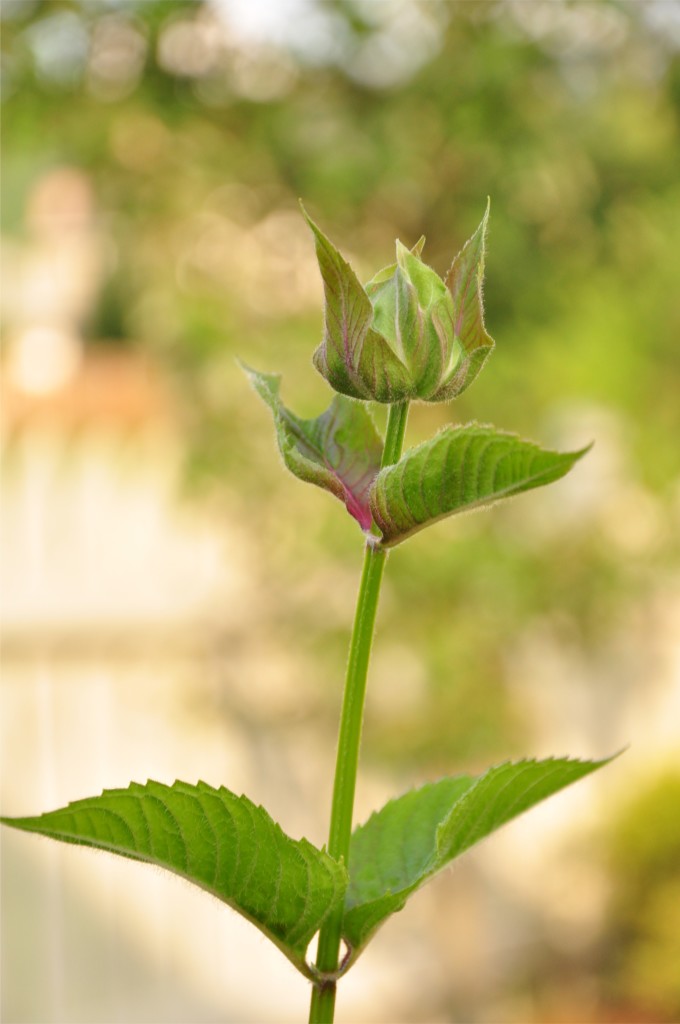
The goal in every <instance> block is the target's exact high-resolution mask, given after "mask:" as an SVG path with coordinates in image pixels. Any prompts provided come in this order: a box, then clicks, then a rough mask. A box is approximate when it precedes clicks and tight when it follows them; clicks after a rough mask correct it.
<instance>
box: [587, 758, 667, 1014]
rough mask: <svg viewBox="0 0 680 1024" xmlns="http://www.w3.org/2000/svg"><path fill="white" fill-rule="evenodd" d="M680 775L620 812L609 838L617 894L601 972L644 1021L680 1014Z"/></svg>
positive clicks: (659, 782)
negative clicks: (638, 1011) (644, 1018)
mask: <svg viewBox="0 0 680 1024" xmlns="http://www.w3.org/2000/svg"><path fill="white" fill-rule="evenodd" d="M678 807H680V775H678V774H667V775H663V776H660V777H657V778H655V779H653V780H651V781H650V782H648V784H647V786H646V787H645V788H644V789H643V790H642V791H641V792H638V793H636V795H635V796H634V797H633V798H632V799H631V800H629V801H627V802H626V803H625V804H624V806H623V807H621V808H619V809H618V812H617V814H616V816H615V819H614V822H613V824H612V826H611V827H610V829H609V832H608V835H607V847H608V861H609V863H608V867H609V871H610V876H611V885H612V894H611V898H610V904H611V905H610V911H609V914H608V917H607V932H608V934H607V936H606V940H607V943H606V950H607V953H606V958H605V964H604V969H603V973H604V975H605V977H606V979H607V982H608V984H609V988H610V991H611V993H612V995H613V997H614V998H616V997H618V998H622V997H623V999H625V1000H626V1001H628V1002H629V1003H630V1004H631V1005H633V1006H639V1007H640V1008H641V1009H642V1010H643V1012H644V1013H645V1014H646V1018H648V1019H653V1020H667V1021H675V1020H677V1019H678V1016H680V973H679V972H678V970H677V966H678V963H680V815H678Z"/></svg>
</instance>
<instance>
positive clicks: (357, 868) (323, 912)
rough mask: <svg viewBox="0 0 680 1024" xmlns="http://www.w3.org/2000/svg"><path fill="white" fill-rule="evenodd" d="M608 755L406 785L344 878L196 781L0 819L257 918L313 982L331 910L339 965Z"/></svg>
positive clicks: (268, 823)
mask: <svg viewBox="0 0 680 1024" xmlns="http://www.w3.org/2000/svg"><path fill="white" fill-rule="evenodd" d="M605 763H606V762H604V761H577V760H569V759H567V758H561V759H548V760H546V761H519V762H517V763H514V764H511V763H507V764H502V765H498V766H497V767H495V768H491V769H490V770H489V771H488V772H486V773H485V774H484V775H481V776H478V777H476V778H475V777H473V776H469V775H461V776H455V777H452V778H448V779H442V780H440V781H439V782H434V783H430V784H428V785H426V786H423V787H422V788H421V789H416V790H412V791H411V792H409V793H406V794H404V796H401V797H398V798H397V799H396V800H392V801H390V802H389V803H388V804H386V805H385V806H384V807H383V808H382V810H380V811H377V812H376V813H375V814H373V815H372V816H371V817H370V818H369V819H368V821H367V822H366V823H365V824H364V825H361V826H359V828H357V829H355V831H354V833H353V836H352V842H351V846H350V856H349V875H348V871H347V870H346V868H345V865H344V864H343V863H341V862H339V861H337V860H334V859H333V858H332V857H330V856H329V855H328V854H327V853H326V852H325V850H320V849H318V848H317V847H316V846H313V845H312V844H311V843H309V842H307V840H306V839H300V840H295V839H291V838H290V836H287V835H286V834H285V832H283V830H282V829H281V828H280V827H279V825H277V824H276V822H274V821H273V820H272V818H271V817H270V816H269V814H267V812H266V811H265V810H264V808H263V807H258V806H256V805H255V804H253V803H252V802H251V801H250V800H249V799H248V798H247V797H245V796H240V797H239V796H236V795H235V794H234V793H232V792H230V791H229V790H228V789H225V788H224V787H223V786H222V787H220V789H213V788H212V787H211V786H208V785H206V783H204V782H199V783H198V784H197V785H189V784H188V783H186V782H175V783H174V785H172V786H165V785H162V784H161V783H159V782H147V783H146V785H137V784H135V783H133V784H132V785H131V786H129V787H128V788H127V789H115V790H108V791H105V792H104V793H102V794H101V796H97V797H91V798H88V799H86V800H77V801H75V802H74V803H71V804H69V805H68V807H64V808H62V809H61V810H58V811H50V812H48V813H47V814H42V815H40V816H39V817H34V818H3V819H2V820H3V821H4V822H5V823H6V824H8V825H12V826H13V827H14V828H18V829H22V830H23V831H26V832H38V833H41V834H42V835H45V836H50V837H51V838H53V839H60V840H62V841H63V842H67V843H78V844H80V845H82V846H92V847H96V848H98V849H101V850H109V851H111V852H113V853H117V854H119V855H122V856H124V857H130V858H132V859H133V860H139V861H146V862H149V863H152V864H157V865H159V866H160V867H164V868H168V869H169V870H170V871H173V872H175V873H176V874H179V875H182V876H183V877H184V878H187V879H188V880H189V881H191V882H194V883H195V884H196V885H198V886H200V887H201V888H202V889H206V890H207V891H208V892H210V893H212V894H213V895H214V896H217V897H218V898H219V899H221V900H223V901H224V902H225V903H227V904H229V906H231V907H233V908H234V910H237V911H238V912H239V913H240V914H242V915H243V916H244V917H246V918H247V919H248V920H249V921H251V922H252V923H253V924H255V925H256V926H257V927H258V928H259V929H260V930H261V931H262V932H263V933H264V934H265V935H266V936H267V937H268V938H269V939H271V940H272V942H274V943H275V944H276V945H277V946H278V947H279V949H280V950H281V951H282V952H283V953H284V954H285V955H286V956H287V957H288V959H289V960H290V961H291V962H292V963H293V964H294V965H295V966H296V967H297V968H298V970H299V971H301V972H302V973H303V974H304V975H305V977H307V978H309V979H310V980H312V981H313V980H314V979H315V977H316V975H315V972H314V968H312V967H311V966H310V965H309V964H308V962H307V959H306V953H307V947H308V945H309V943H310V941H311V939H312V938H313V937H314V935H315V934H316V932H317V931H318V930H319V928H320V927H321V925H322V924H323V922H324V921H325V920H326V918H327V917H328V915H329V914H330V913H331V911H333V910H334V909H336V908H337V907H338V906H343V907H344V917H343V937H344V939H345V942H346V944H347V946H348V949H349V954H348V957H347V959H346V962H345V964H344V965H343V969H344V970H347V969H348V968H349V967H350V966H351V964H353V963H354V961H355V960H356V958H357V957H358V955H359V953H361V952H362V950H363V949H364V948H365V946H366V944H367V943H368V941H369V940H370V939H371V938H372V936H373V935H374V934H375V931H376V930H377V928H379V927H380V925H381V924H383V922H384V921H385V920H386V919H387V918H388V917H389V916H390V915H391V914H393V913H395V912H396V911H398V910H401V908H402V907H403V906H404V904H405V903H406V901H407V899H408V898H409V896H411V894H412V893H414V892H415V891H416V890H417V889H419V888H420V887H421V886H422V885H424V884H425V882H427V881H428V880H429V879H430V878H431V877H432V876H433V875H434V874H436V873H437V872H438V871H441V869H442V868H444V867H446V866H447V865H448V864H450V863H451V862H452V861H453V860H454V859H455V858H456V857H458V856H459V855H460V854H461V853H463V852H464V851H465V850H467V849H468V848H469V847H471V846H473V845H474V844H475V843H477V842H479V841H480V840H481V839H483V838H484V837H485V836H487V835H489V834H490V833H491V832H494V831H495V830H496V829H497V828H499V827H500V826H501V825H503V824H505V823H506V822H507V821H510V820H511V819H512V818H515V817H517V815H518V814H521V813H522V812H523V811H525V810H527V809H528V808H529V807H532V806H533V805H534V804H537V803H538V802H539V801H540V800H543V799H544V798H545V797H547V796H550V795H551V794H552V793H556V792H558V791H559V790H560V789H563V788H564V787H565V786H567V785H569V784H570V783H571V782H574V781H576V780H577V779H580V778H582V777H583V776H585V775H589V774H590V773H591V772H593V771H595V770H596V769H597V768H599V767H600V766H601V765H602V764H605Z"/></svg>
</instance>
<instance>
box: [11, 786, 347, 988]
mask: <svg viewBox="0 0 680 1024" xmlns="http://www.w3.org/2000/svg"><path fill="white" fill-rule="evenodd" d="M1 820H2V821H3V822H4V823H5V824H7V825H11V826H12V827H13V828H18V829H23V830H24V831H26V832H39V833H41V834H42V835H45V836H50V837H51V838H53V839H60V840H62V841H63V842H67V843H78V844H80V845H83V846H94V847H96V848H98V849H101V850H110V851H111V852H112V853H118V854H121V855H122V856H124V857H131V858H132V859H133V860H140V861H147V862H149V863H152V864H157V865H159V866H161V867H165V868H168V869H169V870H170V871H174V872H175V873H176V874H178V875H182V876H183V877H184V878H187V879H188V880H189V881H190V882H194V883H195V884H196V885H198V886H200V887H201V888H203V889H206V890H207V891H208V892H210V893H212V894H213V895H214V896H217V897H218V899H221V900H224V902H225V903H228V904H229V906H230V907H233V908H234V910H237V911H238V912H239V913H240V914H243V916H244V917H246V918H247V919H248V920H249V921H252V923H253V924H255V925H257V927H258V928H259V929H260V930H261V931H262V932H264V934H265V935H266V936H267V937H268V938H270V939H271V940H272V941H273V942H275V943H276V945H277V946H278V947H279V949H281V951H282V952H283V953H284V954H285V955H286V956H287V957H288V959H289V960H291V961H292V963H293V964H295V966H296V967H297V968H298V970H300V971H302V973H303V974H305V975H306V976H307V977H311V973H310V969H309V968H308V966H307V964H306V962H305V951H306V949H307V946H308V944H309V942H310V940H311V938H312V936H313V935H315V934H316V932H317V931H318V929H319V927H320V925H321V923H322V921H323V920H324V919H325V918H326V916H327V914H328V913H329V912H330V911H331V910H332V909H333V908H334V907H336V906H337V905H338V902H341V901H342V898H343V896H344V893H345V889H346V886H347V875H346V872H345V869H344V867H343V866H342V865H341V864H339V863H338V862H337V861H335V860H333V859H332V858H331V857H329V856H328V854H327V853H325V852H324V851H321V850H318V849H317V848H316V847H315V846H312V845H311V843H309V842H307V840H306V839H301V840H295V839H291V838H290V837H289V836H287V835H286V834H285V833H284V832H283V831H282V830H281V828H280V827H279V826H278V825H277V824H276V823H275V822H274V821H273V820H272V819H271V818H270V816H269V815H268V814H267V812H266V811H265V810H264V809H263V808H262V807H256V806H255V804H253V803H252V802H251V801H250V800H248V799H247V797H245V796H240V797H239V796H236V795H235V794H234V793H231V792H230V791H229V790H228V789H225V788H224V787H221V788H220V789H219V790H218V789H213V788H212V787H211V786H208V785H206V783H204V782H199V783H198V785H196V786H192V785H189V784H187V783H185V782H175V783H174V785H172V786H165V785H162V784H161V783H159V782H147V783H146V785H138V784H136V783H132V785H131V786H130V787H129V788H128V789H112V790H106V791H104V792H103V793H102V794H101V796H98V797H91V798H89V799H86V800H77V801H75V802H74V803H71V804H69V805H68V807H64V808H62V809H60V810H58V811H50V812H48V813H47V814H42V815H40V816H39V817H35V818H2V819H1Z"/></svg>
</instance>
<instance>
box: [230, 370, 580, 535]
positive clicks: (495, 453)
mask: <svg viewBox="0 0 680 1024" xmlns="http://www.w3.org/2000/svg"><path fill="white" fill-rule="evenodd" d="M244 369H245V371H246V373H247V374H248V376H249V378H250V380H251V382H252V384H253V386H254V388H255V390H256V391H257V393H258V394H259V395H261V397H262V398H263V399H264V401H265V402H266V403H267V405H268V406H269V407H270V409H271V410H272V412H273V414H274V422H275V424H276V436H277V440H278V444H279V449H280V451H281V454H282V456H283V460H284V462H285V464H286V466H287V467H288V469H289V470H290V471H291V473H293V474H294V475H295V476H297V477H299V478H300V479H301V480H305V481H307V482H308V483H312V484H316V485H317V486H318V487H323V488H324V489H325V490H327V491H330V493H331V494H334V495H335V496H336V497H337V498H340V500H341V501H344V503H345V506H346V508H347V511H348V512H349V513H350V515H352V516H354V518H355V519H356V520H357V522H358V523H359V525H360V526H361V528H362V530H365V531H367V532H368V531H370V530H371V529H372V527H373V525H374V524H375V526H376V527H377V528H378V529H379V530H380V534H381V537H380V540H379V543H380V544H381V545H382V546H383V547H392V546H394V545H395V544H399V543H400V542H401V541H403V540H406V538H407V537H410V536H411V535H412V534H414V533H416V532H417V531H418V530H422V529H423V528H424V527H426V526H429V525H430V524H432V523H435V522H437V521H438V520H439V519H443V518H445V517H446V516H450V515H453V514H454V513H455V512H464V511H467V510H469V509H473V508H476V507H478V506H479V505H487V504H490V503H491V502H493V501H497V500H498V499H500V498H509V497H511V496H512V495H514V494H520V493H521V492H522V491H528V490H531V489H532V488H533V487H541V486H542V485H543V484H548V483H551V482H552V481H553V480H558V479H559V478H560V477H561V476H564V474H565V473H567V472H568V471H569V470H570V469H571V467H572V466H573V465H574V463H575V462H576V461H577V459H580V458H581V456H582V455H583V454H584V452H585V451H587V449H585V448H584V449H582V450H581V451H577V452H553V451H548V450H546V449H543V448H540V447H539V446H538V445H536V444H533V443H532V442H531V441H523V440H522V439H521V438H519V437H517V436H516V435H515V434H508V433H505V432H504V431H501V430H496V429H495V428H494V427H489V426H481V425H479V424H477V423H470V424H467V425H466V426H463V427H445V428H444V429H443V430H442V431H440V432H439V434H437V435H436V436H435V437H433V438H432V439H431V440H430V441H425V442H424V444H421V445H418V446H417V447H415V448H411V449H410V450H409V451H407V452H406V454H405V455H403V456H402V458H401V459H400V460H399V462H397V463H396V465H393V466H386V467H385V468H383V469H381V459H382V451H383V443H382V439H381V438H380V436H379V434H378V432H377V431H376V428H375V425H374V423H373V420H372V418H371V416H370V413H369V412H368V410H367V409H366V407H365V406H364V405H362V404H361V403H359V402H355V401H352V399H350V398H345V397H344V396H343V395H336V397H335V398H334V399H333V401H332V402H331V405H330V407H329V408H328V409H327V410H326V412H324V413H322V415H321V416H318V417H317V418H316V419H313V420H303V419H300V417H298V416H295V414H294V413H292V412H291V411H290V410H289V409H287V408H286V406H285V405H284V404H283V402H282V401H281V399H280V398H279V382H280V379H281V378H280V377H279V376H278V375H275V374H267V373H257V372H256V371H255V370H251V369H250V368H248V367H244ZM376 540H377V538H376Z"/></svg>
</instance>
